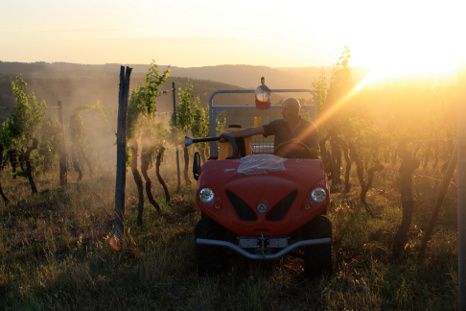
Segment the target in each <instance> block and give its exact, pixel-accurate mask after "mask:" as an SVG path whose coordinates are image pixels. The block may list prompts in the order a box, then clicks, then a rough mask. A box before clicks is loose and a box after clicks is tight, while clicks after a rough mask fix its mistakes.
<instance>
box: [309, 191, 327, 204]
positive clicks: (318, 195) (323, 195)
mask: <svg viewBox="0 0 466 311" xmlns="http://www.w3.org/2000/svg"><path fill="white" fill-rule="evenodd" d="M326 199H327V192H326V191H325V189H324V188H322V187H317V188H314V189H313V190H312V191H311V201H312V202H315V203H322V202H324V201H325V200H326Z"/></svg>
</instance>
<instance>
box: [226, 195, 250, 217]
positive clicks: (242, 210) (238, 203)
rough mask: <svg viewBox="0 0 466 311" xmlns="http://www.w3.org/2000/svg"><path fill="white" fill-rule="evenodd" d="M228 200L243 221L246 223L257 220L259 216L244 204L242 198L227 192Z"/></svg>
mask: <svg viewBox="0 0 466 311" xmlns="http://www.w3.org/2000/svg"><path fill="white" fill-rule="evenodd" d="M227 196H228V199H229V200H230V202H231V204H232V205H233V207H234V208H235V211H236V214H238V217H239V218H240V219H241V220H245V221H255V220H257V215H256V213H254V211H253V210H252V209H251V208H250V207H249V205H248V204H247V203H246V202H244V201H243V200H242V199H241V198H240V197H238V196H237V195H235V194H234V193H232V192H230V191H227Z"/></svg>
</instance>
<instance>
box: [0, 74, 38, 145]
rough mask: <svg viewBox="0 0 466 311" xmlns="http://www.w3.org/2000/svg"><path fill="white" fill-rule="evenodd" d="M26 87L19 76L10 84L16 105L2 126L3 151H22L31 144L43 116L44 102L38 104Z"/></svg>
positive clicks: (25, 83)
mask: <svg viewBox="0 0 466 311" xmlns="http://www.w3.org/2000/svg"><path fill="white" fill-rule="evenodd" d="M27 85H28V84H27V82H26V81H25V80H24V79H23V78H22V77H21V76H18V77H16V79H15V80H13V81H12V82H11V90H12V93H13V95H14V97H15V103H16V104H15V106H14V107H13V110H12V112H11V115H10V116H9V117H8V118H7V119H6V120H5V121H4V122H3V124H2V130H1V139H0V141H1V143H2V145H3V146H4V150H5V151H8V150H16V151H19V152H22V151H24V150H25V149H26V148H27V147H28V146H29V145H30V144H31V143H32V139H33V138H34V135H35V134H36V131H37V129H38V126H39V124H40V123H41V121H42V119H43V118H44V116H45V109H46V103H45V101H42V102H39V101H38V100H37V98H36V96H35V95H34V94H30V93H28V92H27Z"/></svg>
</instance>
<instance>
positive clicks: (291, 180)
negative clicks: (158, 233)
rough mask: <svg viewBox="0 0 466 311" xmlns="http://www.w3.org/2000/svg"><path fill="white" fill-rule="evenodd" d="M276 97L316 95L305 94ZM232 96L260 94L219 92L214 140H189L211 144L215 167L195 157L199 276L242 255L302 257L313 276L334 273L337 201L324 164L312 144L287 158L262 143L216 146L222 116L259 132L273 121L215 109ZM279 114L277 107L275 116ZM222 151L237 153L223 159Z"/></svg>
mask: <svg viewBox="0 0 466 311" xmlns="http://www.w3.org/2000/svg"><path fill="white" fill-rule="evenodd" d="M269 91H270V92H277V93H278V92H288V93H297V92H308V93H311V94H312V91H311V90H302V89H299V90H296V89H282V90H269ZM225 93H246V94H247V93H254V90H237V91H231V90H220V91H216V92H215V93H214V94H213V95H212V96H211V100H210V135H211V137H207V138H195V139H192V138H189V137H186V139H185V145H186V146H189V145H191V144H192V143H197V142H207V141H209V142H211V156H210V158H209V160H208V161H206V163H204V164H203V165H202V166H201V163H200V155H199V154H198V153H196V154H195V156H194V164H193V173H194V177H195V178H196V179H197V180H198V189H197V192H196V203H197V206H198V207H199V209H200V211H201V214H202V217H201V220H200V221H199V222H198V224H197V226H196V228H195V232H194V233H195V241H196V259H197V264H198V270H199V274H200V275H205V274H210V273H215V272H220V271H222V270H223V268H225V265H226V264H227V257H228V255H229V254H231V253H235V252H236V253H238V254H240V255H242V256H244V257H247V258H250V259H252V260H273V259H278V258H280V257H281V256H284V255H286V254H291V253H292V254H295V255H298V256H300V257H302V258H303V261H304V272H305V274H306V275H308V276H315V275H320V274H322V273H330V272H331V269H332V260H331V237H332V226H331V223H330V221H329V220H328V218H326V217H325V216H324V214H325V213H326V209H327V205H328V204H329V201H330V198H329V192H328V188H327V181H326V176H325V172H324V167H323V165H322V162H321V161H320V160H319V159H311V158H309V156H308V154H309V152H308V151H309V150H306V149H307V148H306V146H305V145H301V144H296V143H292V142H290V143H285V144H284V145H286V146H280V148H281V147H286V149H287V150H289V149H291V150H292V151H291V152H289V153H288V155H287V157H281V156H277V155H274V154H273V146H271V145H270V143H267V142H266V141H263V139H262V141H260V139H261V138H257V139H256V140H253V141H252V142H251V140H250V139H236V140H231V141H229V143H230V144H231V147H230V145H228V143H218V144H217V142H216V141H217V140H218V137H216V136H215V135H216V124H218V120H217V117H218V116H219V115H221V116H222V117H223V118H226V119H227V122H230V119H234V118H235V115H234V113H235V112H236V118H238V115H239V116H240V118H241V119H242V121H243V123H246V124H245V126H244V127H251V126H257V125H258V124H257V119H258V118H259V119H266V116H265V113H266V112H264V110H263V108H262V107H260V108H261V109H256V107H255V106H234V105H214V103H213V99H214V97H215V96H216V95H217V94H225ZM256 98H257V96H256ZM279 108H280V107H279V106H273V105H272V106H271V107H270V109H269V110H271V111H272V110H275V111H279ZM313 108H314V112H315V106H314V107H313V106H312V105H311V106H310V108H309V109H308V110H307V111H308V112H309V111H310V115H311V116H312V115H313V116H314V117H315V113H313V110H312V109H313ZM245 112H247V113H249V115H248V114H247V113H245ZM251 112H252V114H253V116H251V115H250V114H251ZM226 113H227V114H226ZM228 113H229V114H230V115H228ZM270 117H273V114H272V115H271V116H270ZM235 122H237V121H236V120H235ZM252 122H254V123H255V124H254V125H252V124H251V123H252ZM250 124H251V125H250ZM217 145H222V146H220V149H222V148H223V149H229V151H230V154H227V156H223V157H224V158H223V159H222V156H220V157H219V152H218V146H217ZM227 147H228V148H227ZM271 147H272V148H271ZM280 148H278V149H280ZM293 150H294V151H295V152H294V151H293ZM220 151H222V150H220ZM223 151H224V150H223ZM221 153H222V152H220V154H221Z"/></svg>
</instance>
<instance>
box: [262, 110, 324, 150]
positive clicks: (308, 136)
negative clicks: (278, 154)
mask: <svg viewBox="0 0 466 311" xmlns="http://www.w3.org/2000/svg"><path fill="white" fill-rule="evenodd" d="M263 128H264V136H265V137H267V136H269V135H274V141H273V143H274V150H275V151H277V147H278V146H280V145H281V144H283V143H286V142H289V141H297V142H300V143H302V144H304V145H306V146H307V147H309V149H311V151H312V152H313V154H317V147H318V141H317V130H316V127H315V125H314V124H313V123H311V122H308V121H306V120H304V119H302V118H299V121H298V125H297V126H296V127H295V128H294V129H293V130H291V129H290V127H289V125H288V122H286V121H285V120H283V119H279V120H275V121H272V122H270V123H269V124H265V125H263Z"/></svg>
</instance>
